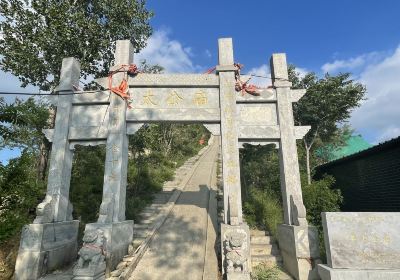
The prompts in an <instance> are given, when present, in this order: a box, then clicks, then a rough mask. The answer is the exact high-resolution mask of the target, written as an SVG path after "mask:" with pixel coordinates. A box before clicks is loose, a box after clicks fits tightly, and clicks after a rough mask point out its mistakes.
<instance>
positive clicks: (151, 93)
mask: <svg viewBox="0 0 400 280" xmlns="http://www.w3.org/2000/svg"><path fill="white" fill-rule="evenodd" d="M129 92H130V96H131V101H132V103H131V107H132V110H134V109H137V108H140V109H143V108H160V109H172V108H178V109H184V108H219V90H218V88H199V87H197V88H196V87H187V88H181V87H179V88H177V87H162V88H154V87H146V88H133V89H130V91H129Z"/></svg>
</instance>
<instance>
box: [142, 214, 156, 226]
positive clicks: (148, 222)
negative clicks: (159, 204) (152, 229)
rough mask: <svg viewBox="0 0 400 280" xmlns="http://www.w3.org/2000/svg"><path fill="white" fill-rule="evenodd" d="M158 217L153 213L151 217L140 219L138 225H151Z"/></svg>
mask: <svg viewBox="0 0 400 280" xmlns="http://www.w3.org/2000/svg"><path fill="white" fill-rule="evenodd" d="M158 219H159V216H158V215H154V216H153V217H150V218H147V219H143V220H141V221H140V223H139V225H151V224H154V223H155V222H156V221H157V220H158Z"/></svg>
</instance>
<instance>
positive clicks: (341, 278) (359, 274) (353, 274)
mask: <svg viewBox="0 0 400 280" xmlns="http://www.w3.org/2000/svg"><path fill="white" fill-rule="evenodd" d="M318 273H319V275H320V277H321V279H322V280H398V279H400V269H385V270H383V269H364V270H357V269H343V268H330V267H328V266H326V265H322V264H320V265H318Z"/></svg>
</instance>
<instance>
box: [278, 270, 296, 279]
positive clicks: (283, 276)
mask: <svg viewBox="0 0 400 280" xmlns="http://www.w3.org/2000/svg"><path fill="white" fill-rule="evenodd" d="M278 279H279V280H293V277H291V276H290V275H289V274H288V273H286V272H285V271H282V270H281V271H279V274H278Z"/></svg>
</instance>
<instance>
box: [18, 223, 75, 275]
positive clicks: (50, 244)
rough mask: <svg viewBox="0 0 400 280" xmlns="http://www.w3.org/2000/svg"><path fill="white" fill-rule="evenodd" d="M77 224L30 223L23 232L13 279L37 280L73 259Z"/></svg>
mask: <svg viewBox="0 0 400 280" xmlns="http://www.w3.org/2000/svg"><path fill="white" fill-rule="evenodd" d="M78 226H79V221H68V222H58V223H45V224H30V225H26V226H25V227H24V228H23V230H22V236H21V243H20V247H19V251H18V257H17V262H16V265H15V279H16V280H25V279H37V278H39V276H41V275H43V274H45V273H47V272H48V271H51V270H54V269H56V268H59V267H62V266H64V265H67V264H68V263H71V262H73V261H74V260H75V258H76V254H77V241H76V240H77V236H78Z"/></svg>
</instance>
